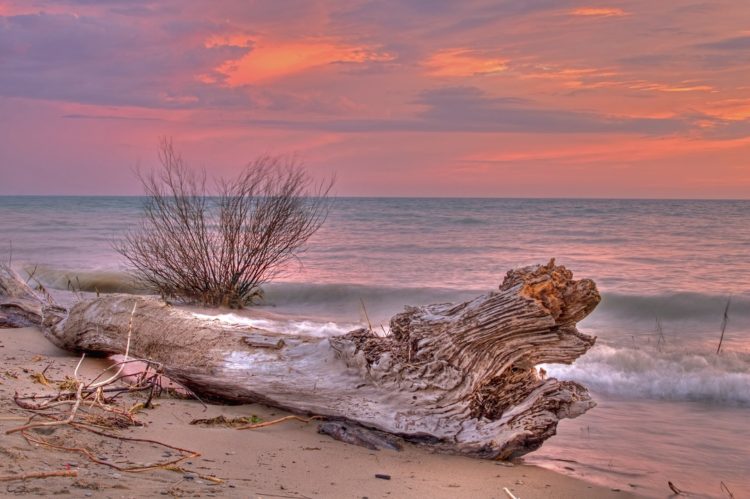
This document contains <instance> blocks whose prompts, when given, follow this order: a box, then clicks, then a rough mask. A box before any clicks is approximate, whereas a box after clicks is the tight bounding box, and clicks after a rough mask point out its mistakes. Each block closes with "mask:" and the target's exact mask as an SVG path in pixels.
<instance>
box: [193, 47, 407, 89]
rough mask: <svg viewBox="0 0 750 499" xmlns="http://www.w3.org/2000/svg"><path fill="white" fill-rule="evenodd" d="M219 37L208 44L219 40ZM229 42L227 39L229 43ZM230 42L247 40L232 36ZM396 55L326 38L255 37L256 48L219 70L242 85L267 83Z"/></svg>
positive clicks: (229, 83) (392, 57) (387, 58)
mask: <svg viewBox="0 0 750 499" xmlns="http://www.w3.org/2000/svg"><path fill="white" fill-rule="evenodd" d="M218 41H219V40H218V39H212V40H209V41H208V42H207V43H217V42H218ZM226 43H227V42H226V41H225V44H226ZM228 43H229V44H239V43H244V45H240V46H248V44H249V43H250V41H249V40H244V42H243V41H242V40H241V39H239V38H237V37H234V38H230V39H229V41H228ZM393 59H394V56H393V55H391V54H389V53H387V52H380V51H377V50H375V49H373V48H370V47H358V46H352V45H346V44H341V43H337V42H334V41H330V40H324V39H313V40H305V41H289V42H276V43H275V42H270V41H264V40H252V51H251V52H250V53H248V54H247V55H245V56H244V57H242V58H241V59H238V60H232V61H227V62H225V63H224V64H222V65H221V66H220V67H219V68H217V70H218V71H219V72H220V73H223V74H224V75H226V76H227V78H226V84H227V85H229V86H239V85H247V84H258V83H265V82H268V81H272V80H276V79H279V78H283V77H286V76H290V75H293V74H297V73H302V72H305V71H308V70H311V69H314V68H318V67H321V66H325V65H328V64H333V63H341V62H346V63H365V62H372V61H380V62H382V61H391V60H393Z"/></svg>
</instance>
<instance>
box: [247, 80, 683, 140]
mask: <svg viewBox="0 0 750 499" xmlns="http://www.w3.org/2000/svg"><path fill="white" fill-rule="evenodd" d="M415 103H416V104H419V105H420V106H422V107H423V108H424V110H423V111H421V112H419V113H417V115H415V116H414V117H412V118H400V119H382V118H373V119H339V120H320V121H309V120H273V119H262V120H247V121H245V122H244V123H245V124H246V125H252V126H259V127H269V128H285V129H293V130H319V131H331V132H339V133H364V132H454V133H459V132H461V133H540V134H569V133H593V134H599V133H628V134H642V135H656V136H658V135H668V134H673V133H677V132H681V131H685V130H687V129H688V128H689V123H687V122H686V121H685V120H683V119H679V118H641V117H629V116H610V115H604V114H598V113H594V112H585V111H569V110H564V109H555V108H544V107H542V106H539V105H538V104H535V103H533V102H531V101H529V100H526V99H518V98H513V97H491V96H488V95H486V94H485V93H484V92H482V91H481V90H479V89H477V88H474V87H448V88H440V89H435V90H429V91H425V92H423V93H422V94H421V95H420V96H419V97H418V98H417V99H416V101H415Z"/></svg>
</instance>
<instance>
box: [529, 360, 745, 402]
mask: <svg viewBox="0 0 750 499" xmlns="http://www.w3.org/2000/svg"><path fill="white" fill-rule="evenodd" d="M542 367H543V368H544V369H545V370H546V371H547V374H548V375H549V376H551V377H555V378H558V379H564V380H571V381H578V382H580V383H582V384H584V385H585V386H587V387H589V388H591V389H592V390H593V391H597V392H601V393H606V394H610V395H619V396H626V397H632V398H649V399H657V400H675V401H695V402H707V403H715V404H726V405H735V406H750V354H747V353H740V352H723V353H722V354H721V355H715V354H709V353H706V354H702V353H695V352H691V351H687V350H669V351H663V352H660V351H658V350H654V349H637V348H614V347H611V346H608V345H597V346H595V347H594V348H592V349H591V350H590V351H589V352H588V353H587V354H586V355H584V356H583V357H581V358H579V359H578V360H577V361H576V362H575V363H574V364H572V365H569V366H568V365H560V364H546V365H544V366H542Z"/></svg>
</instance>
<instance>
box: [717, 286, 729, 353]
mask: <svg viewBox="0 0 750 499" xmlns="http://www.w3.org/2000/svg"><path fill="white" fill-rule="evenodd" d="M731 304H732V297H731V296H730V297H729V298H727V306H726V307H724V317H723V318H722V319H721V337H720V338H719V346H718V347H717V348H716V354H717V355H718V354H719V352H721V343H722V342H723V341H724V332H725V331H726V330H727V323H728V322H729V305H731Z"/></svg>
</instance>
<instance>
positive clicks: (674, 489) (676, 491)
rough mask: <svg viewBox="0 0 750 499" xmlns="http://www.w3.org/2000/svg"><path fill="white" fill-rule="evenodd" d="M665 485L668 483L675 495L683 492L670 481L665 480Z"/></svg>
mask: <svg viewBox="0 0 750 499" xmlns="http://www.w3.org/2000/svg"><path fill="white" fill-rule="evenodd" d="M667 485H669V488H670V489H671V490H672V492H674V493H675V494H676V495H678V496H681V495H682V494H683V492H682V491H681V490H680V489H678V488H677V485H675V484H673V483H672V482H667Z"/></svg>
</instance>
